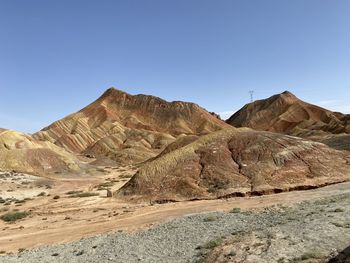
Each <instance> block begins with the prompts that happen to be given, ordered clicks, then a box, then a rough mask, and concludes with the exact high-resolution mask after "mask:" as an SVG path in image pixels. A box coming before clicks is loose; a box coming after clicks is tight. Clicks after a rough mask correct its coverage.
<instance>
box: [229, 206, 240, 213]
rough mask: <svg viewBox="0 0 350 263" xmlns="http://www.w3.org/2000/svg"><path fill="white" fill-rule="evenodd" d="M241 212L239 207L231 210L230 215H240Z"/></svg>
mask: <svg viewBox="0 0 350 263" xmlns="http://www.w3.org/2000/svg"><path fill="white" fill-rule="evenodd" d="M240 212H241V209H240V208H239V207H235V208H233V209H232V210H231V211H230V213H233V214H237V213H240Z"/></svg>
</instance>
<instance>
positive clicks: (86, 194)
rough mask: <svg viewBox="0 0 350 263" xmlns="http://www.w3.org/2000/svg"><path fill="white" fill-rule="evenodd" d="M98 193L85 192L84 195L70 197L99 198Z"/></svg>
mask: <svg viewBox="0 0 350 263" xmlns="http://www.w3.org/2000/svg"><path fill="white" fill-rule="evenodd" d="M98 195H99V194H98V193H93V192H83V193H78V194H74V195H71V196H70V197H72V198H77V197H90V196H98Z"/></svg>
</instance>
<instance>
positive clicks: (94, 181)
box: [0, 166, 350, 262]
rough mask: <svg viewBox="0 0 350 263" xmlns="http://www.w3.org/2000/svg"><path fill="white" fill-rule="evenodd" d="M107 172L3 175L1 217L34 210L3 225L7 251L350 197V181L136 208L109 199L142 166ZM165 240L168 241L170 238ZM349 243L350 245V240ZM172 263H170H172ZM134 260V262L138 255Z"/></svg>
mask: <svg viewBox="0 0 350 263" xmlns="http://www.w3.org/2000/svg"><path fill="white" fill-rule="evenodd" d="M101 169H102V168H101ZM103 170H104V171H105V173H104V175H101V176H90V177H75V178H72V177H70V178H65V177H64V176H60V177H55V178H39V177H34V176H28V175H23V174H16V173H3V174H2V176H1V178H0V180H1V183H0V189H1V191H0V196H1V197H2V200H4V201H3V202H2V203H1V204H0V211H1V213H0V215H3V214H5V213H7V212H9V211H16V210H19V211H26V212H29V215H28V216H27V217H25V218H23V219H20V220H17V221H15V222H4V221H0V229H1V230H0V231H1V235H0V250H1V251H2V253H3V254H5V253H14V252H15V253H16V252H18V251H23V250H24V249H25V250H26V249H31V248H34V247H39V246H43V245H49V244H57V243H66V242H70V241H76V240H79V239H81V238H84V237H91V236H95V235H98V234H104V233H107V232H117V233H118V232H120V231H123V232H135V231H136V232H137V233H139V231H143V230H145V229H149V228H151V229H153V228H154V227H155V225H158V224H161V223H165V222H169V221H171V220H173V219H175V218H180V217H183V216H187V215H193V214H198V213H204V212H223V211H226V212H227V211H230V210H232V208H234V207H235V208H240V209H242V210H243V211H247V210H252V209H253V210H255V209H258V208H263V207H271V206H274V205H282V204H283V205H284V206H293V205H294V204H296V203H299V202H302V201H304V200H308V201H312V200H318V199H320V198H324V197H327V198H331V197H332V196H338V195H340V194H350V187H349V186H350V183H342V184H336V185H331V186H327V187H324V188H319V189H314V190H308V191H294V192H286V193H280V194H274V195H266V196H256V197H236V198H230V199H219V200H202V201H185V202H176V203H166V204H151V203H138V204H136V203H135V204H132V203H125V202H124V201H121V200H119V199H116V198H107V197H106V195H107V190H106V189H107V188H108V189H111V190H112V191H113V192H114V191H116V190H117V189H118V188H120V187H121V186H123V185H124V184H125V183H126V182H127V181H128V180H129V178H130V177H131V175H132V174H133V173H135V171H136V168H135V167H132V166H127V167H119V168H117V167H105V168H103ZM93 194H98V195H93ZM90 195H91V196H90ZM334 205H336V206H339V205H341V204H338V203H336V204H334ZM339 215H341V214H339ZM343 215H344V213H343ZM348 215H349V213H347V214H345V215H344V216H345V217H344V218H343V219H342V221H344V222H345V221H346V220H348V219H349V218H348ZM163 238H164V239H166V238H167V235H164V237H163ZM347 241H348V242H349V243H350V239H349V240H347ZM179 242H180V241H179ZM0 260H1V259H0ZM169 260H170V261H167V262H172V261H171V259H169ZM23 262H25V261H23ZM33 262H34V261H33ZM78 262H86V261H79V260H78ZM117 262H119V261H117ZM121 262H122V261H121ZM130 262H133V260H132V257H131V258H130ZM174 262H175V261H174ZM179 262H181V261H179ZM183 262H186V261H183ZM233 262H235V261H233ZM237 262H240V261H237Z"/></svg>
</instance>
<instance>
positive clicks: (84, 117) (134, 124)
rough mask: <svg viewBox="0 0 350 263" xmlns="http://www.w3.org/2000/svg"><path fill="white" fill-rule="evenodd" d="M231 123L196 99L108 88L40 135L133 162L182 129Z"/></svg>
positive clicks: (200, 129)
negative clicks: (177, 99)
mask: <svg viewBox="0 0 350 263" xmlns="http://www.w3.org/2000/svg"><path fill="white" fill-rule="evenodd" d="M226 126H228V125H227V124H226V123H224V122H223V121H221V120H220V119H218V118H217V117H216V116H214V115H212V114H210V113H209V112H207V111H206V110H204V109H203V108H201V107H199V106H198V105H196V104H194V103H188V102H167V101H165V100H162V99H160V98H157V97H153V96H146V95H130V94H128V93H125V92H123V91H120V90H117V89H114V88H111V89H108V90H107V91H106V92H105V93H104V94H103V95H102V96H101V97H100V98H99V99H97V100H96V101H95V102H93V103H92V104H90V105H88V106H87V107H85V108H83V109H82V110H80V111H79V112H77V113H73V114H71V115H69V116H67V117H65V118H63V119H61V120H59V121H57V122H54V123H53V124H51V125H50V126H48V127H46V128H44V129H43V130H42V131H40V132H38V133H36V134H34V137H35V138H36V139H39V140H48V141H50V142H52V143H54V144H56V145H58V146H61V147H64V148H65V149H67V150H69V151H72V152H76V153H85V154H89V155H94V156H95V155H96V156H108V157H110V158H112V159H114V160H117V161H119V162H121V163H133V162H140V161H144V160H147V159H149V158H151V157H153V156H156V155H157V154H158V153H159V152H160V151H161V149H163V148H164V147H165V146H166V145H168V144H169V143H170V142H172V141H173V140H174V139H175V137H176V136H178V135H180V134H206V133H209V132H212V131H216V130H219V129H222V128H224V127H226Z"/></svg>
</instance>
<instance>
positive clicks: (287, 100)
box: [226, 91, 350, 139]
mask: <svg viewBox="0 0 350 263" xmlns="http://www.w3.org/2000/svg"><path fill="white" fill-rule="evenodd" d="M226 122H227V123H228V124H230V125H232V126H235V127H249V128H252V129H255V130H261V131H271V132H278V133H284V134H289V135H294V136H299V137H303V138H312V139H319V138H322V137H324V136H327V135H330V134H341V133H345V134H349V133H350V115H349V114H348V115H346V114H342V113H339V112H332V111H329V110H327V109H324V108H321V107H318V106H316V105H312V104H309V103H306V102H304V101H302V100H300V99H298V98H297V97H296V96H295V95H293V94H292V93H290V92H288V91H285V92H283V93H281V94H277V95H274V96H272V97H270V98H268V99H263V100H257V101H254V102H252V103H249V104H246V105H245V106H244V107H243V108H242V109H240V110H239V111H237V112H236V113H235V114H233V115H232V116H231V117H230V118H229V119H228V120H227V121H226Z"/></svg>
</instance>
